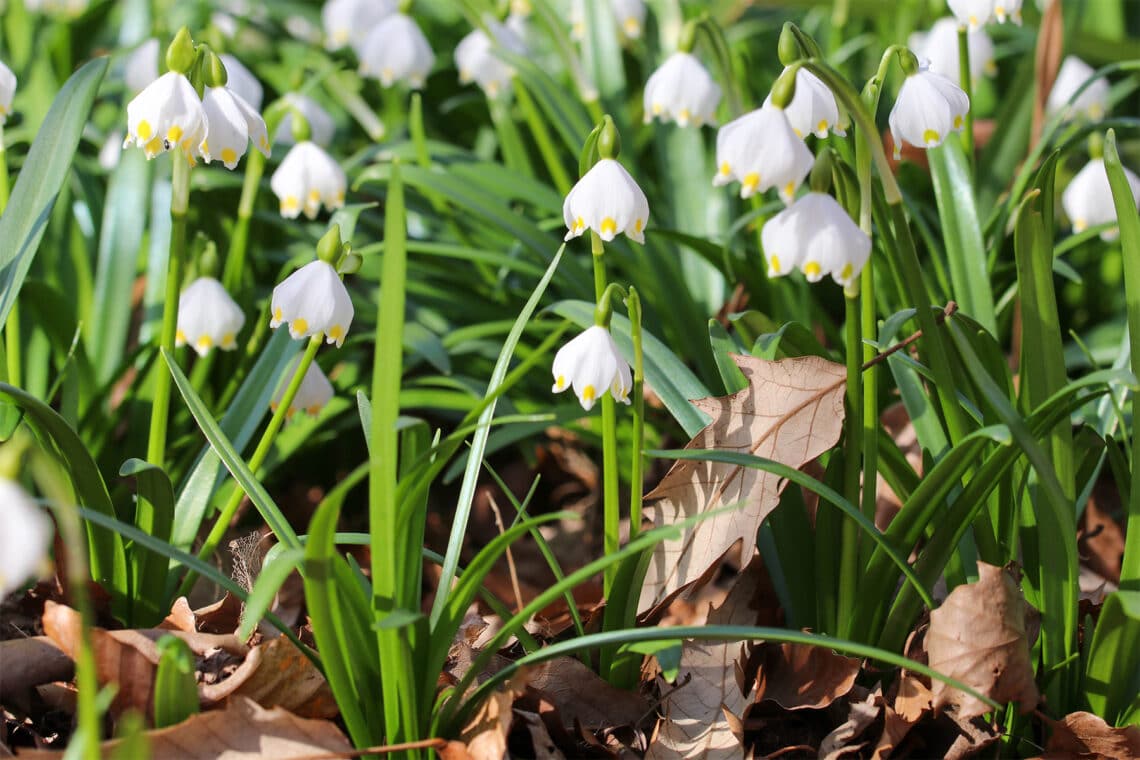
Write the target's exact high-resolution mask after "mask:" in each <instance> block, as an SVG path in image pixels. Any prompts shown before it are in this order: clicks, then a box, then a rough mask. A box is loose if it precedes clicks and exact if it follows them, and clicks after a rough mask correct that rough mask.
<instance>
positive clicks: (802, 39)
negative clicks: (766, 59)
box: [776, 21, 823, 66]
mask: <svg viewBox="0 0 1140 760" xmlns="http://www.w3.org/2000/svg"><path fill="white" fill-rule="evenodd" d="M776 54H777V55H778V56H779V58H780V63H782V64H784V65H785V66H791V65H792V64H793V63H795V62H796V61H802V60H804V59H805V58H822V57H823V51H822V50H820V48H819V43H817V42H816V41H815V40H814V39H812V37H811V35H809V34H807V33H806V32H804V31H803V30H802V29H800V28H799V27H798V26H796V25H795V24H793V23H792V22H791V21H788V22H785V23H784V28H783V29H781V30H780V41H779V44H777V46H776Z"/></svg>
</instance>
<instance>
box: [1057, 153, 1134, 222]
mask: <svg viewBox="0 0 1140 760" xmlns="http://www.w3.org/2000/svg"><path fill="white" fill-rule="evenodd" d="M1124 176H1125V177H1127V178H1128V186H1129V187H1131V188H1132V199H1133V203H1134V205H1135V203H1138V202H1140V177H1137V176H1136V175H1135V174H1133V173H1132V171H1131V170H1129V169H1128V168H1127V167H1125V168H1124ZM1061 206H1062V207H1063V208H1064V209H1065V215H1066V216H1068V217H1069V221H1070V222H1072V223H1073V232H1074V233H1078V232H1083V231H1084V230H1086V229H1088V228H1089V227H1095V226H1097V225H1100V224H1107V223H1109V222H1115V221H1117V216H1116V206H1115V205H1113V202H1112V188H1111V187H1110V186H1109V184H1108V173H1107V172H1106V171H1105V169H1104V159H1102V158H1094V159H1092V160H1091V161H1089V162H1088V163H1087V164H1085V166H1084V168H1083V169H1081V170H1080V171H1079V172H1077V174H1076V176H1074V177H1073V179H1072V181H1071V182H1069V186H1068V187H1066V188H1065V192H1063V193H1061ZM1119 235H1120V230H1119V229H1116V228H1113V229H1108V230H1105V231H1104V232H1102V233H1100V237H1101V239H1102V240H1115V239H1116V238H1117V236H1119Z"/></svg>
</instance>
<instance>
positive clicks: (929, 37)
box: [908, 16, 997, 86]
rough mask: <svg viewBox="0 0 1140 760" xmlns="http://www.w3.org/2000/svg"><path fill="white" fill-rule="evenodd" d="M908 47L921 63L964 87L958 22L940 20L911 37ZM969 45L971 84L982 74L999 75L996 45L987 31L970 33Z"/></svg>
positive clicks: (967, 34) (967, 35) (967, 41)
mask: <svg viewBox="0 0 1140 760" xmlns="http://www.w3.org/2000/svg"><path fill="white" fill-rule="evenodd" d="M908 44H909V46H910V49H911V50H913V51H914V53H915V55H917V56H918V59H919V60H920V61H923V60H925V61H928V62H929V63H930V70H931V71H933V72H934V73H935V74H941V75H942V76H944V77H946V78H947V79H949V80H950V81H951V82H953V83H954V84H957V85H959V86H961V81H959V75H960V74H961V72H960V71H959V70H958V22H956V21H955V20H954V19H952V18H950V17H949V16H947V17H946V18H941V19H938V20H937V21H935V22H934V26H932V27H930V31H929V32H925V33H923V32H915V33H914V34H912V35H911V36H910V39H909V40H908ZM966 45H967V47H968V48H969V51H970V79H971V80H975V81H976V80H977V79H979V78H980V77H981V76H982V75H983V74H989V75H992V74H994V73H995V72H996V70H997V67H996V66H995V65H994V43H993V42H992V41H991V40H990V36H989V35H988V34H986V31H985V30H984V29H977V30H975V31H972V32H967V33H966Z"/></svg>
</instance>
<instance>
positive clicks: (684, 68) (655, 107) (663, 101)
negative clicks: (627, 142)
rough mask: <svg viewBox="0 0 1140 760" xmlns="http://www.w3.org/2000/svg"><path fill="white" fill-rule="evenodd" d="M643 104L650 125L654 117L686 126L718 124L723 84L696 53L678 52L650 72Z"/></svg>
mask: <svg viewBox="0 0 1140 760" xmlns="http://www.w3.org/2000/svg"><path fill="white" fill-rule="evenodd" d="M643 103H644V106H645V123H646V124H648V123H649V122H651V121H653V119H654V117H657V118H659V119H661V121H663V122H667V121H675V122H677V124H679V125H680V126H682V127H687V126H689V125H690V124H693V125H695V126H698V127H699V126H701V125H702V124H715V123H716V107H717V105H718V104H719V103H720V85H718V84H717V83H716V82H714V81H713V78H712V76H710V75H709V72H708V70H707V69H706V68H705V67H704V66H703V65H702V64H701V62H700V61H699V60H697V57H696V56H694V55H692V54H691V53H684V52H676V53H673V55H671V56H669V57H668V58H667V59H665V63H663V64H661V66H660V67H659V68H658V69H657V71H654V72H653V74H652V75H650V77H649V81H647V82H646V83H645V96H644V99H643Z"/></svg>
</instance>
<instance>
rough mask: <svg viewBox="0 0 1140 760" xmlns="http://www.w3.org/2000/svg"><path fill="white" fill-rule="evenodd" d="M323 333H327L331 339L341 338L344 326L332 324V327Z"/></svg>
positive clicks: (342, 337)
mask: <svg viewBox="0 0 1140 760" xmlns="http://www.w3.org/2000/svg"><path fill="white" fill-rule="evenodd" d="M325 334H326V335H328V336H329V338H331V339H332V340H343V339H344V328H343V327H341V326H340V325H333V326H332V327H330V328H329V330H328V332H327V333H325Z"/></svg>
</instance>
